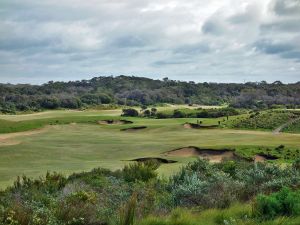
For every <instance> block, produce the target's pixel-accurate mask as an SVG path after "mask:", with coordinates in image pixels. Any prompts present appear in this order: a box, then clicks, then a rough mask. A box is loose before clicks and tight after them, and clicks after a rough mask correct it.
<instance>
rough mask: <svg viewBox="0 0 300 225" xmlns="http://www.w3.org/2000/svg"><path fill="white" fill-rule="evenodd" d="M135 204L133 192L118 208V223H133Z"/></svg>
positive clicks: (135, 195)
mask: <svg viewBox="0 0 300 225" xmlns="http://www.w3.org/2000/svg"><path fill="white" fill-rule="evenodd" d="M136 206H137V194H136V193H133V194H132V196H131V198H130V199H129V201H128V202H127V204H125V205H124V206H123V207H121V209H120V215H119V225H134V221H135V215H136V208H137V207H136Z"/></svg>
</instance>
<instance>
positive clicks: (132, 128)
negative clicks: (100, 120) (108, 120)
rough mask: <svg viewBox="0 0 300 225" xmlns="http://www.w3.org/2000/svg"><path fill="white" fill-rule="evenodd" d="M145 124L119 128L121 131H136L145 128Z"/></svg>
mask: <svg viewBox="0 0 300 225" xmlns="http://www.w3.org/2000/svg"><path fill="white" fill-rule="evenodd" d="M146 128H147V127H146V126H139V127H129V128H124V129H121V131H138V130H143V129H146Z"/></svg>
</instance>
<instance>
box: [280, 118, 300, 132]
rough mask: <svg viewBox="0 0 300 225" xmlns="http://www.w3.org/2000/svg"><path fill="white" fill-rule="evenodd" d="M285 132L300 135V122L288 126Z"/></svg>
mask: <svg viewBox="0 0 300 225" xmlns="http://www.w3.org/2000/svg"><path fill="white" fill-rule="evenodd" d="M283 131H284V132H289V133H300V120H298V121H296V122H294V123H292V124H290V125H288V126H287V127H285V128H284V129H283Z"/></svg>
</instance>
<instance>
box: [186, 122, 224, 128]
mask: <svg viewBox="0 0 300 225" xmlns="http://www.w3.org/2000/svg"><path fill="white" fill-rule="evenodd" d="M183 127H184V128H187V129H213V128H218V127H219V126H218V125H202V124H197V123H185V124H183Z"/></svg>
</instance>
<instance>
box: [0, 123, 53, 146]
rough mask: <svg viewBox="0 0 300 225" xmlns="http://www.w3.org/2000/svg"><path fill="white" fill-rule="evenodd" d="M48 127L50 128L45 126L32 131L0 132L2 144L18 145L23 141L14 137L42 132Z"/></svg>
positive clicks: (0, 143) (0, 142) (0, 144)
mask: <svg viewBox="0 0 300 225" xmlns="http://www.w3.org/2000/svg"><path fill="white" fill-rule="evenodd" d="M48 129H49V128H48V127H45V128H41V129H37V130H31V131H24V132H16V133H8V134H0V146H9V145H18V144H20V143H21V141H18V140H15V139H14V138H17V137H25V136H31V135H35V134H40V133H43V132H45V131H47V130H48Z"/></svg>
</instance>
